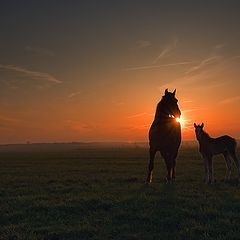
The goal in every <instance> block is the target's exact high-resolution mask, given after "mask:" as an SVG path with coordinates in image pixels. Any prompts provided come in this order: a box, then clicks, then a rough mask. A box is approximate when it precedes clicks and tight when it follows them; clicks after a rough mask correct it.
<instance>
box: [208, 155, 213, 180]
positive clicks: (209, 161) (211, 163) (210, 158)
mask: <svg viewBox="0 0 240 240" xmlns="http://www.w3.org/2000/svg"><path fill="white" fill-rule="evenodd" d="M208 170H209V181H208V182H209V183H213V182H214V177H213V161H212V156H210V157H208Z"/></svg>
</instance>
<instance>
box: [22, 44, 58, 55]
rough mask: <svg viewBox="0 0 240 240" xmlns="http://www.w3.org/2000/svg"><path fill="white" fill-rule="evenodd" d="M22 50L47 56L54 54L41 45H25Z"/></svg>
mask: <svg viewBox="0 0 240 240" xmlns="http://www.w3.org/2000/svg"><path fill="white" fill-rule="evenodd" d="M24 50H25V51H27V52H29V53H32V54H34V55H38V56H48V57H54V56H55V53H54V52H53V51H51V50H49V49H46V48H41V47H34V46H26V47H25V48H24Z"/></svg>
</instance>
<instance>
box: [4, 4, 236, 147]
mask: <svg viewBox="0 0 240 240" xmlns="http://www.w3.org/2000/svg"><path fill="white" fill-rule="evenodd" d="M239 7H240V2H239V1H233V0H229V1H177V0H175V1H151V0H150V1H117V2H116V1H114V2H113V1H96V0H95V1H24V0H23V1H2V2H1V8H0V18H1V21H0V25H1V40H0V42H1V44H0V51H1V55H0V135H1V137H0V143H25V142H27V141H30V142H68V141H82V142H83V141H147V139H148V129H149V126H150V124H151V122H152V119H153V116H154V113H155V108H156V104H157V103H158V101H159V100H160V99H161V97H162V95H163V92H164V90H165V89H166V88H168V89H169V90H170V91H172V90H174V89H175V88H176V89H177V93H176V96H177V98H178V99H179V106H180V108H181V111H182V113H183V120H184V126H183V131H182V134H183V140H188V139H194V129H193V123H194V122H196V123H201V122H204V123H205V126H206V130H207V131H208V132H209V133H210V135H212V136H217V135H220V134H226V133H227V134H229V135H232V136H233V137H236V138H239V137H240V122H239V119H240V110H239V105H240V94H239V89H240V81H239V76H240V68H239V64H240V46H239V42H240V29H239V22H240V15H239V9H240V8H239Z"/></svg>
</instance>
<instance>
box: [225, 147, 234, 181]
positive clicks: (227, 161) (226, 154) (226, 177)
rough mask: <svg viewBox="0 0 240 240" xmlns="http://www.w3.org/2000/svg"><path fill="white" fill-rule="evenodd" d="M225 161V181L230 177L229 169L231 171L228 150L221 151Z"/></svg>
mask: <svg viewBox="0 0 240 240" xmlns="http://www.w3.org/2000/svg"><path fill="white" fill-rule="evenodd" d="M223 155H224V158H225V161H226V168H227V169H226V176H225V181H226V180H229V179H230V176H231V171H232V160H231V158H230V155H229V153H228V152H224V153H223Z"/></svg>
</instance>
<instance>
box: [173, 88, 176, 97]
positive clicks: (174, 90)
mask: <svg viewBox="0 0 240 240" xmlns="http://www.w3.org/2000/svg"><path fill="white" fill-rule="evenodd" d="M175 93H176V89H175V90H174V91H173V96H174V97H175Z"/></svg>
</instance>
